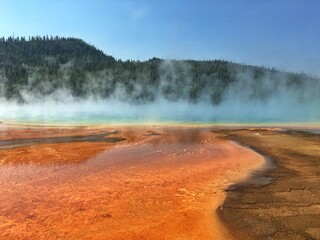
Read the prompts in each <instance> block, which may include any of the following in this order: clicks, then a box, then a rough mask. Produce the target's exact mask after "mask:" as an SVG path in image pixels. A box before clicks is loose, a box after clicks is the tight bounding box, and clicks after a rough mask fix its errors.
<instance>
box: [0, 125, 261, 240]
mask: <svg viewBox="0 0 320 240" xmlns="http://www.w3.org/2000/svg"><path fill="white" fill-rule="evenodd" d="M111 130H119V131H120V135H121V136H122V137H125V138H126V139H127V140H126V141H123V142H119V143H104V142H97V143H94V142H89V143H68V144H65V143H64V144H43V145H34V146H28V147H21V148H15V149H6V150H1V151H0V185H1V188H0V238H1V239H232V238H231V235H229V233H228V232H227V230H226V228H224V226H223V225H222V224H221V222H220V221H219V218H218V217H217V215H216V214H215V210H216V209H217V208H218V207H219V206H220V205H221V204H222V202H223V201H224V199H225V196H226V194H225V192H224V189H225V188H226V187H227V186H228V185H229V184H230V182H234V181H240V180H243V179H244V178H245V177H246V176H247V173H248V172H249V171H250V170H253V169H256V168H258V167H261V166H262V165H263V163H264V160H263V158H262V157H261V156H260V155H258V154H256V153H255V152H253V151H251V150H249V149H246V148H244V147H241V146H239V145H237V144H235V143H233V142H230V141H227V140H223V139H220V138H218V137H217V135H215V134H214V133H212V132H211V131H210V130H209V129H204V128H182V127H175V128H164V127H162V128H156V127H153V128H152V127H148V128H143V127H140V128H138V127H136V128H122V129H119V128H117V129H116V128H113V129H104V130H101V129H98V130H94V129H69V130H63V131H62V130H61V131H60V130H58V129H56V130H54V129H51V130H50V131H44V130H43V129H41V130H39V129H35V128H33V129H18V130H17V129H14V128H9V129H5V130H3V131H1V133H2V134H1V136H2V137H1V138H2V139H12V138H17V137H18V138H26V137H28V138H32V137H35V136H37V137H39V136H40V137H43V136H44V135H45V134H46V135H45V136H46V137H48V136H57V135H59V134H60V135H61V134H64V136H69V135H73V134H77V135H79V134H88V132H90V134H92V133H98V132H101V131H111ZM9 132H10V133H9ZM41 132H45V134H43V133H41ZM60 135H59V136H60Z"/></svg>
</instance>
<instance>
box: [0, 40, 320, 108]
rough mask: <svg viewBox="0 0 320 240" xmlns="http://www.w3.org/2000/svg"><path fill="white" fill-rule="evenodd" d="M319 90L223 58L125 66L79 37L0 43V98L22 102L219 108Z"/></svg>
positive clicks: (303, 79) (313, 83)
mask: <svg viewBox="0 0 320 240" xmlns="http://www.w3.org/2000/svg"><path fill="white" fill-rule="evenodd" d="M319 91H320V80H319V79H316V78H312V77H310V76H307V75H305V74H294V73H286V72H280V71H276V70H274V69H268V68H262V67H256V66H248V65H240V64H235V63H231V62H227V61H221V60H212V61H195V60H184V61H180V60H179V61H178V60H170V61H168V60H162V59H158V58H153V59H150V60H148V61H144V62H141V61H121V60H115V59H114V58H113V57H112V56H108V55H106V54H104V53H103V52H102V51H100V50H98V49H96V48H95V47H94V46H91V45H89V44H87V43H85V42H84V41H82V40H80V39H76V38H60V37H31V38H29V39H28V40H27V39H25V38H8V39H4V38H1V39H0V98H2V99H5V100H10V101H16V102H19V103H26V102H30V101H39V100H41V99H43V98H46V99H47V98H52V99H53V100H56V101H60V100H64V99H61V98H64V97H65V95H66V94H67V95H68V96H69V97H72V98H73V99H77V98H81V99H86V98H93V99H111V98H112V99H117V100H120V101H124V102H130V103H136V104H143V103H146V102H153V101H155V100H156V99H158V98H163V99H166V100H168V101H188V102H190V103H197V102H201V101H206V102H211V103H212V104H213V105H218V104H220V103H221V102H223V101H227V100H230V98H231V99H232V98H235V99H240V100H241V101H253V100H254V101H262V102H263V101H267V100H268V99H269V98H271V97H272V96H274V95H277V96H281V95H283V94H284V93H285V94H289V95H290V97H292V96H294V97H295V98H297V101H302V102H303V101H308V100H310V99H313V100H314V101H318V102H319V96H318V93H319ZM62 93H63V94H62ZM291 95H292V96H291Z"/></svg>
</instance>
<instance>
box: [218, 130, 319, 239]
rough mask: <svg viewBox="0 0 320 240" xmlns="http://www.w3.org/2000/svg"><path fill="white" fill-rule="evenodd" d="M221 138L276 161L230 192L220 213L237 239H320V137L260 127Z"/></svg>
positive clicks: (237, 131)
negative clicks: (235, 142) (267, 168)
mask: <svg viewBox="0 0 320 240" xmlns="http://www.w3.org/2000/svg"><path fill="white" fill-rule="evenodd" d="M219 133H220V134H223V135H224V137H225V138H228V139H233V140H235V141H237V142H239V143H241V144H243V145H245V146H250V147H252V148H254V149H255V150H256V151H258V152H259V153H261V154H263V155H265V156H269V157H271V160H272V163H273V165H274V167H273V168H271V169H270V170H268V171H266V172H265V173H262V174H261V173H260V174H258V175H257V176H256V177H254V178H253V179H252V181H251V182H247V183H246V184H244V185H239V186H237V187H235V186H233V187H232V188H230V189H229V190H230V191H228V196H227V199H226V201H225V203H224V204H223V208H221V209H223V210H222V211H219V210H218V213H219V215H220V217H221V219H222V220H223V222H224V223H226V225H228V229H229V230H230V232H231V233H233V234H234V236H236V237H237V239H320V185H319V183H320V136H319V134H312V133H307V132H301V131H300V132H299V131H284V130H281V131H279V129H276V130H274V129H258V128H257V129H250V130H245V129H243V130H228V131H220V132H219ZM248 233H250V235H251V237H250V238H249V237H248Z"/></svg>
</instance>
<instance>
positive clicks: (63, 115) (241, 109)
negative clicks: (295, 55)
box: [0, 61, 320, 124]
mask: <svg viewBox="0 0 320 240" xmlns="http://www.w3.org/2000/svg"><path fill="white" fill-rule="evenodd" d="M68 64H69V63H68ZM68 64H66V65H64V66H62V67H61V69H62V70H61V71H62V72H63V73H64V74H62V75H61V76H62V77H61V79H60V81H61V82H62V83H63V82H65V80H66V79H67V78H68V75H67V74H66V73H67V72H68V67H70V66H72V64H71V65H70V64H69V65H70V66H68ZM66 69H67V70H66ZM159 69H160V73H159V79H160V80H159V82H158V86H157V87H154V86H151V85H148V84H149V82H148V79H149V78H150V76H149V75H147V74H143V73H141V74H140V75H138V77H139V79H140V80H141V81H139V82H140V83H142V84H134V85H131V86H130V84H129V85H128V86H129V87H130V88H131V90H130V94H128V89H127V88H128V86H127V85H123V84H122V83H117V82H116V81H115V80H114V79H115V76H113V74H112V73H111V72H110V71H109V70H103V71H101V72H98V73H95V74H92V73H88V74H87V75H86V77H87V79H89V81H86V84H85V85H84V86H83V87H84V88H86V91H87V92H89V95H88V96H86V97H85V98H77V97H75V96H74V95H73V94H72V93H71V92H70V91H69V90H67V87H65V86H64V85H63V84H62V85H61V87H60V88H58V89H54V88H53V87H52V85H51V84H50V83H49V82H50V81H41V84H40V87H41V89H42V90H43V91H42V92H46V93H48V92H50V94H46V95H44V94H42V93H41V92H38V91H37V92H34V91H32V88H31V86H33V85H34V82H35V81H38V80H39V76H37V75H35V74H33V75H30V76H29V79H28V86H27V87H25V88H23V89H20V95H21V96H22V98H23V99H24V100H25V102H24V103H19V102H18V101H8V100H6V99H5V98H4V97H2V98H0V121H4V122H5V121H22V122H40V123H41V122H42V123H75V124H88V123H148V122H151V123H156V122H172V121H173V122H206V123H273V122H319V121H320V110H319V106H320V96H319V95H320V94H319V93H320V81H319V79H313V80H312V81H306V82H303V83H302V84H298V85H294V84H293V85H292V86H290V87H288V79H287V78H288V76H287V74H285V73H281V72H280V73H277V74H270V72H265V73H264V77H263V78H261V79H259V82H257V81H256V80H254V77H253V72H252V71H248V70H247V71H243V70H242V71H240V70H239V71H238V72H237V73H236V79H237V81H234V82H232V83H230V85H229V86H228V87H227V88H226V89H225V90H224V91H223V94H222V96H221V101H220V102H219V103H218V104H212V102H211V101H210V97H209V95H210V94H209V93H210V91H212V90H214V88H215V87H216V88H218V87H219V86H213V89H203V90H202V92H201V95H200V96H199V97H198V99H197V101H195V102H191V101H190V100H189V99H188V94H189V91H190V88H191V87H192V84H193V81H196V80H197V79H192V77H191V76H192V74H191V68H190V66H189V65H188V64H187V63H180V65H179V68H177V66H175V65H174V64H173V63H172V62H171V61H164V62H163V63H162V65H161V66H160V68H159ZM208 77H214V76H208ZM1 79H2V80H1ZM0 80H1V81H0V96H4V95H3V91H4V89H3V88H4V81H7V79H5V77H2V78H1V77H0ZM128 81H130V74H129V73H128ZM112 84H113V85H114V89H115V90H114V91H113V92H112V93H111V94H110V95H109V96H108V97H107V98H105V97H102V96H100V95H99V90H100V89H101V88H103V89H106V90H108V88H110V86H112ZM164 93H166V94H164ZM142 94H145V95H146V96H152V97H150V98H147V100H146V101H133V99H137V98H138V97H139V96H141V95H142ZM148 94H149V95H148Z"/></svg>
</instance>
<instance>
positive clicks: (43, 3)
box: [0, 0, 320, 76]
mask: <svg viewBox="0 0 320 240" xmlns="http://www.w3.org/2000/svg"><path fill="white" fill-rule="evenodd" d="M13 34H14V35H15V36H26V37H28V36H35V35H40V36H43V35H49V36H50V35H52V36H56V35H58V36H64V37H77V38H81V39H83V40H85V41H86V42H88V43H90V44H92V45H94V46H96V47H97V48H99V49H101V50H103V51H104V52H105V53H106V54H108V55H112V56H114V57H115V58H117V59H123V60H126V59H132V60H146V59H149V58H152V57H159V58H166V59H198V60H204V59H206V60H208V59H223V60H230V61H234V62H238V63H245V64H251V65H260V66H269V67H275V68H277V69H279V70H285V71H294V72H305V73H307V74H311V75H315V76H320V1H318V0H307V1H306V0H242V1H241V0H220V1H215V0H175V1H173V0H171V1H170V0H162V1H160V0H159V1H156V0H154V1H150V0H149V1H148V0H131V1H126V0H52V1H50V0H30V1H26V0H0V35H2V36H5V37H8V36H12V35H13Z"/></svg>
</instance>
